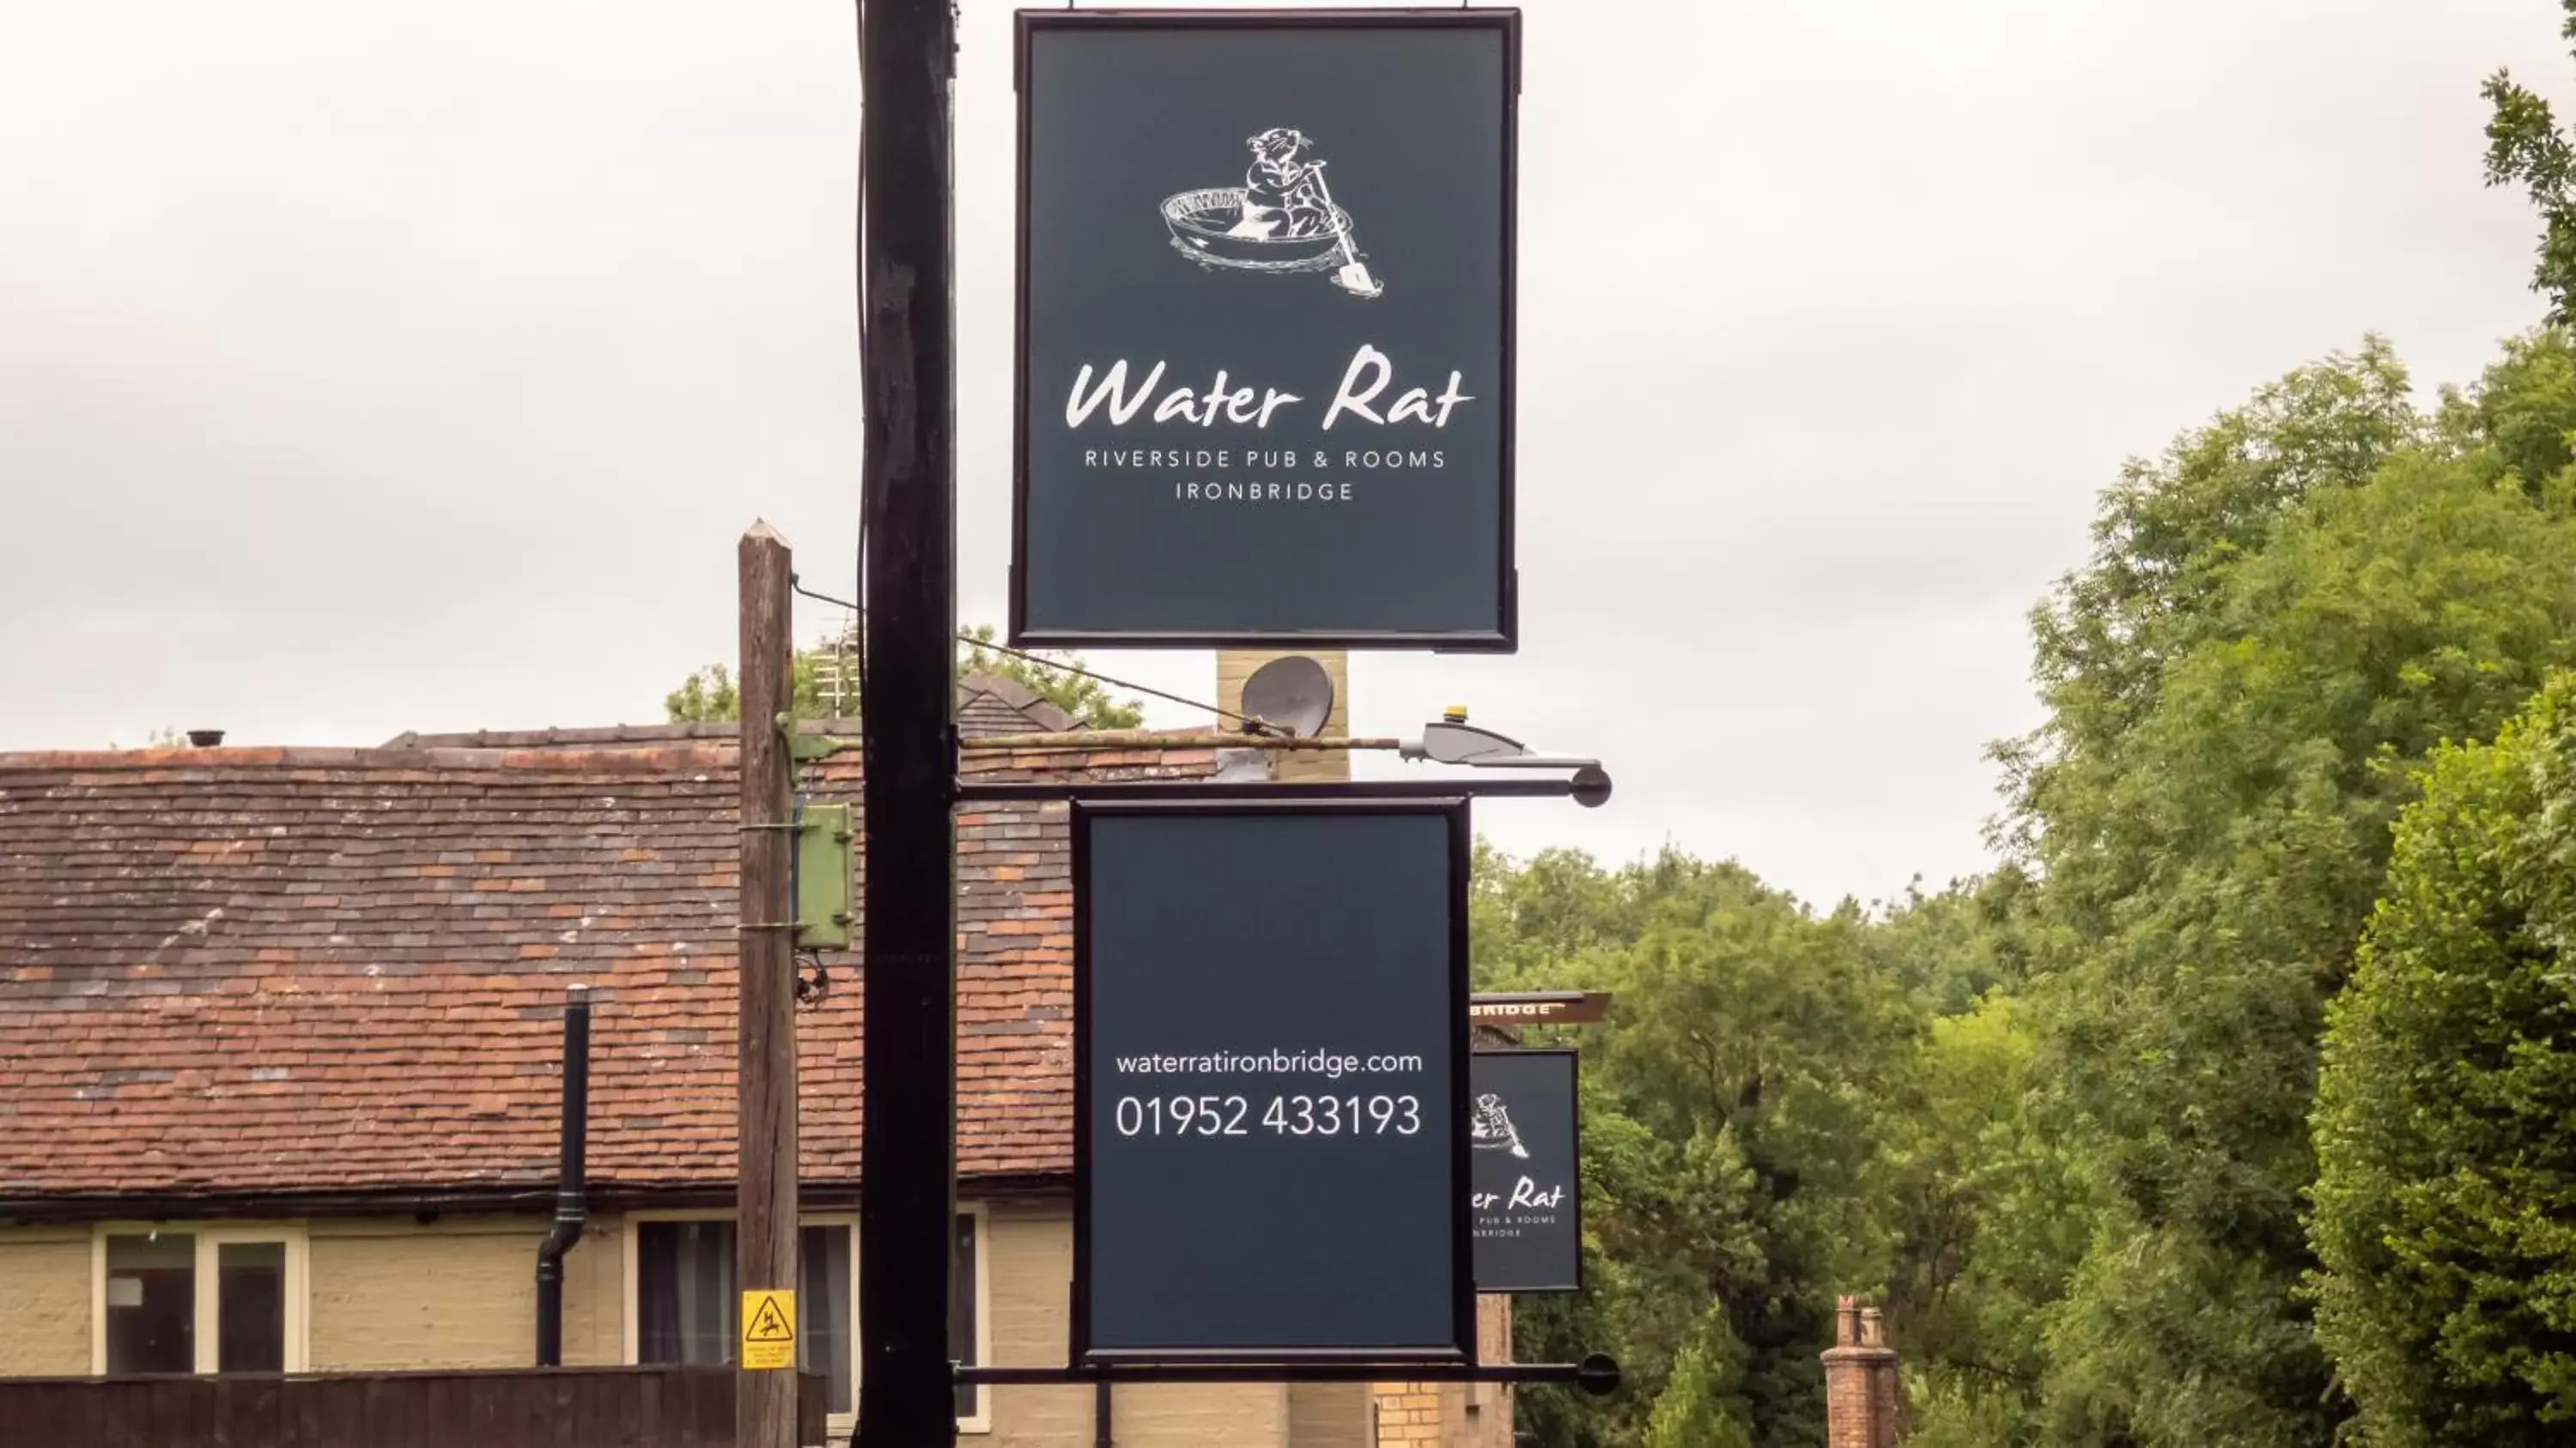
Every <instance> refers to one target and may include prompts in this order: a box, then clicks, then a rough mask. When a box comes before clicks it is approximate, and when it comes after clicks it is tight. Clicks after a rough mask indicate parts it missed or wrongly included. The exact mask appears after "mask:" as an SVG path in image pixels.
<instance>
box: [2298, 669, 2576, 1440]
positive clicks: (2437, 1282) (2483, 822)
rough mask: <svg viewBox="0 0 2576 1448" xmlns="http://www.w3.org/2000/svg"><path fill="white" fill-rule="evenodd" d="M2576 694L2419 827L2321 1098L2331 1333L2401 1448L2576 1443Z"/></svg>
mask: <svg viewBox="0 0 2576 1448" xmlns="http://www.w3.org/2000/svg"><path fill="white" fill-rule="evenodd" d="M2571 861H2576V678H2570V677H2567V676H2563V675H2562V676H2560V677H2559V678H2557V679H2556V680H2554V681H2553V682H2552V683H2551V684H2550V685H2549V687H2548V688H2547V689H2546V690H2545V691H2544V692H2543V693H2542V694H2541V696H2540V697H2539V698H2538V699H2537V701H2536V702H2535V703H2534V704H2533V706H2532V708H2531V709H2530V711H2529V712H2528V713H2527V714H2525V715H2524V716H2523V717H2522V718H2520V719H2518V720H2516V721H2515V722H2513V723H2512V724H2510V725H2508V726H2507V727H2506V728H2505V729H2504V731H2503V732H2502V734H2501V735H2499V736H2498V738H2497V739H2496V741H2495V743H2494V744H2493V745H2491V746H2475V745H2471V746H2461V747H2453V748H2449V749H2446V750H2444V751H2442V752H2441V754H2440V755H2439V758H2438V762H2437V763H2436V764H2435V766H2434V767H2433V770H2432V772H2431V776H2430V779H2429V782H2428V784H2427V786H2426V789H2425V794H2424V798H2423V799H2422V800H2421V801H2419V802H2418V803H2416V804H2415V805H2413V806H2411V807H2410V808H2409V809H2408V810H2407V811H2406V813H2405V815H2404V817H2403V819H2402V821H2401V823H2400V825H2399V827H2398V831H2397V844H2396V856H2395V860H2394V862H2393V863H2392V865H2391V867H2390V870H2389V875H2388V881H2387V890H2386V894H2385V895H2384V896H2383V897H2382V898H2381V900H2380V902H2379V905H2378V908H2377V910H2376V912H2375V913H2374V915H2373V917H2372V920H2371V923H2370V927H2369V932H2368V935H2367V938H2366V940H2365V942H2364V945H2363V949H2362V952H2361V963H2360V968H2359V971H2358V973H2357V974H2356V976H2355V977H2354V980H2353V984H2352V987H2351V988H2350V989H2349V990H2348V991H2346V992H2345V993H2344V995H2343V997H2342V998H2341V999H2340V1000H2338V1001H2337V1002H2336V1003H2335V1007H2334V1010H2333V1012H2332V1017H2331V1025H2330V1027H2329V1029H2328V1031H2327V1036H2326V1043H2325V1065H2324V1069H2323V1074H2322V1076H2321V1079H2320V1081H2319V1083H2318V1091H2317V1107H2316V1141H2317V1153H2318V1159H2319V1179H2318V1182H2317V1189H2316V1210H2315V1218H2314V1222H2313V1227H2312V1231H2313V1234H2314V1239H2315V1242H2316V1249H2317V1256H2318V1259H2319V1260H2320V1262H2321V1263H2322V1264H2323V1271H2322V1273H2321V1275H2320V1277H2319V1280H2318V1287H2317V1298H2318V1321H2317V1331H2318V1336H2319V1337H2320V1338H2321V1339H2322V1340H2323V1341H2324V1343H2325V1345H2326V1347H2327V1348H2328V1349H2329V1350H2330V1351H2331V1352H2332V1353H2333V1354H2334V1357H2335V1360H2336V1362H2337V1363H2338V1365H2339V1366H2340V1368H2341V1370H2342V1375H2343V1381H2344V1384H2345V1386H2346V1387H2347V1388H2348V1390H2349V1391H2350V1392H2351V1394H2352V1396H2353V1398H2354V1400H2355V1401H2356V1402H2357V1403H2358V1404H2359V1406H2360V1423H2361V1426H2362V1429H2363V1434H2364V1437H2365V1438H2366V1440H2367V1441H2368V1442H2370V1443H2372V1444H2374V1445H2382V1448H2432V1445H2444V1448H2449V1445H2458V1448H2517V1445H2532V1448H2538V1445H2541V1444H2544V1443H2565V1442H2568V1441H2570V1438H2571V1436H2576V973H2571V971H2570V968H2569V960H2570V957H2569V955H2568V953H2567V952H2568V948H2569V945H2570V943H2571V942H2576V872H2571V871H2570V869H2569V865H2570V862H2571Z"/></svg>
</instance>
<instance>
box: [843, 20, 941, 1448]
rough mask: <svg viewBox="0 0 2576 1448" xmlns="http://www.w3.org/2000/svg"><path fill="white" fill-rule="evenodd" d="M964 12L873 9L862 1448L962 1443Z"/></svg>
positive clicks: (865, 41) (868, 33)
mask: <svg viewBox="0 0 2576 1448" xmlns="http://www.w3.org/2000/svg"><path fill="white" fill-rule="evenodd" d="M955 59H956V17H955V16H954V14H952V12H951V11H950V9H949V0H864V3H863V4H862V5H861V6H860V9H859V75H860V85H861V102H862V104H863V105H865V107H866V118H865V120H866V124H865V139H864V141H863V142H862V145H861V150H862V155H861V158H860V176H861V178H862V179H861V185H862V191H863V194H862V196H861V220H860V263H859V264H860V281H861V291H860V296H861V298H862V312H863V315H862V317H861V319H860V326H861V343H860V379H861V386H862V391H863V393H864V394H865V397H864V401H865V432H864V437H865V446H866V460H865V476H866V484H865V496H864V499H863V501H862V504H861V507H862V509H863V516H864V518H865V522H866V528H867V540H866V545H865V554H864V558H863V566H864V570H865V574H866V577H865V579H864V580H863V589H864V591H863V593H862V595H861V598H862V601H863V602H864V603H865V605H866V618H867V635H866V654H865V656H864V661H863V663H862V666H861V670H862V671H861V675H860V684H859V712H860V716H861V720H862V724H861V733H862V735H863V739H864V743H863V746H862V754H861V758H862V760H863V761H864V766H865V771H866V773H865V778H864V780H863V782H862V791H863V795H862V797H863V799H864V800H865V803H866V811H867V813H866V823H865V836H864V838H865V841H866V845H865V849H866V854H865V874H864V890H865V893H864V896H863V900H864V905H863V915H862V931H863V934H862V946H863V951H864V953H863V955H862V956H861V959H862V960H864V961H865V962H866V964H865V967H864V973H863V981H864V986H863V996H864V1001H865V1006H866V1021H865V1024H864V1026H863V1027H862V1030H863V1046H864V1051H865V1055H864V1057H863V1066H862V1068H861V1069H862V1078H861V1079H862V1083H863V1089H864V1092H865V1100H866V1116H865V1119H864V1121H863V1123H862V1126H861V1132H862V1135H861V1138H860V1152H861V1162H860V1182H859V1343H860V1363H861V1368H860V1372H861V1377H860V1382H861V1383H862V1384H863V1387H862V1390H861V1392H860V1394H859V1434H858V1443H859V1448H931V1445H948V1444H952V1443H954V1442H955V1441H956V1433H957V1419H956V1395H955V1386H954V1368H953V1367H952V1366H951V1363H950V1360H949V1351H948V1297H949V1252H950V1250H951V1247H952V1243H953V1237H954V1227H953V1223H954V1219H955V1211H956V1204H955V1192H956V1149H955V1148H956V1142H955V1135H954V1125H953V1123H954V1120H955V1103H956V1059H955V1057H956V1040H957V1025H956V1018H957V971H956V960H955V955H954V950H955V945H956V926H955V906H954V899H955V895H954V888H955V864H956V858H955V840H954V836H953V833H952V820H951V817H950V806H951V804H952V802H953V800H954V798H955V782H956V746H955V738H956V735H955V717H954V716H955V698H954V694H953V689H954V685H953V683H952V682H951V678H950V667H951V659H952V656H953V652H954V646H953V645H952V644H951V642H950V640H951V638H952V637H953V636H954V635H955V633H956V631H957V630H956V613H957V594H956V556H957V547H956V542H957V538H956V460H955V454H954V451H953V449H952V446H951V443H952V439H953V436H954V432H955V398H954V388H953V380H954V369H955V362H956V357H955V340H954V327H955V298H954V293H953V290H952V288H953V277H952V275H951V268H950V258H951V252H952V242H951V211H952V206H953V196H954V178H953V175H952V173H951V171H950V161H949V153H950V142H951V136H952V134H953V119H952V115H951V111H950V100H949V90H950V81H951V78H952V76H953V75H954V73H955Z"/></svg>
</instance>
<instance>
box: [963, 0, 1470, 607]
mask: <svg viewBox="0 0 2576 1448" xmlns="http://www.w3.org/2000/svg"><path fill="white" fill-rule="evenodd" d="M1332 29H1340V30H1435V29H1436V30H1491V31H1499V32H1500V33H1501V36H1502V44H1503V86H1502V92H1503V95H1502V107H1503V113H1502V151H1503V154H1502V187H1503V196H1502V236H1501V248H1502V255H1501V261H1502V297H1501V306H1500V311H1499V314H1498V320H1499V322H1500V326H1501V339H1500V340H1501V349H1500V364H1501V365H1500V368H1499V377H1498V379H1497V381H1498V390H1499V397H1498V399H1497V404H1496V406H1497V411H1498V412H1499V413H1500V420H1499V425H1500V447H1499V449H1498V453H1497V466H1496V473H1497V477H1496V482H1497V491H1498V495H1499V496H1498V498H1497V502H1496V507H1497V510H1498V511H1497V514H1496V525H1497V526H1496V530H1495V545H1496V554H1497V556H1496V558H1495V571H1494V579H1495V590H1496V598H1495V602H1494V619H1495V627H1494V628H1493V629H1492V630H1490V631H1483V630H1474V631H1470V630H1458V631H1431V632H1421V631H1405V630H1391V631H1369V630H1348V629H1342V630H1336V629H1319V630H1314V631H1310V632H1304V631H1297V630H1276V629H1272V630H1260V629H1247V630H1240V631H1226V630H1207V629H1186V628H1185V629H1174V630H1168V631H1160V630H1122V629H1096V628H1038V627H1032V626H1031V625H1030V622H1029V608H1028V604H1029V597H1028V577H1029V522H1028V519H1029V448H1030V443H1031V439H1030V435H1029V405H1030V398H1029V374H1028V355H1029V189H1030V188H1029V162H1030V154H1031V142H1032V139H1033V133H1034V116H1033V114H1032V107H1031V105H1030V101H1029V78H1030V73H1031V50H1032V47H1033V45H1034V43H1035V39H1036V37H1037V35H1039V34H1040V33H1042V32H1045V31H1083V30H1088V31H1096V32H1097V31H1107V32H1115V31H1121V30H1124V31H1155V30H1185V31H1189V30H1195V31H1212V30H1213V31H1225V30H1236V31H1243V30H1332ZM1011 91H1012V95H1013V97H1014V101H1015V106H1016V109H1017V111H1018V115H1017V118H1016V121H1015V123H1014V128H1015V131H1016V134H1017V138H1018V140H1017V145H1018V153H1017V159H1016V162H1015V170H1014V175H1013V179H1012V197H1013V213H1014V214H1013V216H1012V234H1013V242H1012V264H1011V269H1012V282H1011V285H1012V292H1011V297H1012V305H1011V313H1012V315H1011V562H1010V586H1009V605H1008V610H1007V624H1006V628H1005V634H1006V639H1007V641H1008V642H1009V643H1010V644H1011V645H1013V646H1014V647H1017V648H1079V649H1233V648H1290V649H1379V650H1397V649H1416V650H1421V649H1427V650H1431V651H1433V652H1438V653H1488V654H1510V653H1516V652H1518V651H1519V648H1520V575H1519V569H1518V564H1517V560H1518V556H1519V554H1518V546H1517V525H1516V513H1517V505H1516V495H1517V492H1518V482H1517V474H1518V471H1519V439H1518V427H1517V419H1518V413H1519V396H1520V381H1519V352H1520V341H1519V338H1520V319H1519V307H1520V304H1519V299H1520V97H1521V12H1520V11H1519V9H1518V8H1516V7H1493V8H1479V9H1469V8H1464V7H1456V8H1449V9H1433V8H1430V7H1427V6H1413V7H1406V8H1402V9H1396V8H1388V9H1379V10H1363V9H1346V8H1336V9H1313V10H1277V9H1252V8H1223V9H1218V8H1210V9H1204V10H1201V9H1188V10H1183V9H1117V10H1080V9H1062V10H1052V9H1050V10H1038V9H1021V10H1018V11H1015V12H1014V17H1013V37H1012V57H1011Z"/></svg>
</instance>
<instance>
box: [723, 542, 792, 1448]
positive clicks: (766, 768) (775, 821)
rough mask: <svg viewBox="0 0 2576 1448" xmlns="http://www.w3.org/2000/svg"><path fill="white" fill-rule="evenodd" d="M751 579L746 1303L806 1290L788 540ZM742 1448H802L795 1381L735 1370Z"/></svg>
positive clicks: (749, 552) (745, 864) (743, 1105)
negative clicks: (799, 1186)
mask: <svg viewBox="0 0 2576 1448" xmlns="http://www.w3.org/2000/svg"><path fill="white" fill-rule="evenodd" d="M735 556H736V560H737V563H738V564H739V567H740V569H741V575H742V659H741V674H740V687H741V691H742V694H741V697H742V818H741V825H742V829H741V835H742V903H741V907H740V910H741V929H740V930H739V931H738V932H737V939H736V941H735V945H734V954H735V959H736V960H737V962H738V963H739V965H740V974H741V988H740V995H739V997H738V1000H739V1011H740V1014H739V1018H738V1023H739V1030H740V1054H739V1058H738V1064H739V1067H740V1073H741V1074H740V1076H739V1078H738V1079H737V1082H736V1085H735V1088H734V1119H735V1124H736V1126H737V1128H738V1132H739V1135H738V1138H737V1139H738V1140H739V1141H740V1142H741V1145H742V1152H741V1177H740V1180H739V1181H738V1182H737V1184H736V1186H735V1188H734V1214H735V1215H734V1223H735V1225H734V1277H735V1280H736V1281H737V1282H738V1283H739V1284H740V1285H741V1287H742V1290H743V1291H745V1292H753V1291H758V1290H761V1289H765V1288H783V1289H786V1290H788V1291H794V1290H795V1287H796V1226H797V1222H796V956H795V947H796V928H795V919H796V901H795V899H794V898H793V891H792V889H791V888H790V884H789V881H790V874H789V861H790V859H791V852H792V851H793V850H794V849H795V847H796V842H795V838H794V836H793V835H792V834H791V833H790V831H789V828H788V827H789V825H790V824H791V823H793V821H792V818H791V816H790V810H791V808H792V807H793V800H792V792H793V789H794V786H795V762H794V761H793V760H792V759H790V758H789V756H788V752H787V732H786V731H785V730H784V729H782V728H780V727H779V723H778V719H779V716H780V715H781V714H784V713H785V712H787V708H788V705H789V703H790V702H791V700H792V699H793V697H794V686H793V682H792V680H793V678H794V660H793V658H792V653H793V649H794V636H793V622H792V618H793V615H792V612H791V610H792V608H793V602H792V600H791V599H790V597H789V594H788V590H789V588H790V586H791V584H792V582H793V575H792V573H791V562H792V560H791V557H790V555H789V553H788V550H787V540H786V539H784V538H781V537H780V536H778V532H777V530H776V529H774V528H772V527H770V526H769V525H768V524H767V523H754V524H752V525H751V531H749V532H747V533H745V534H743V535H742V544H741V546H740V548H738V549H737V550H736V555H735ZM733 1425H734V1426H733V1435H734V1444H735V1448H797V1445H796V1373H795V1372H794V1371H792V1370H789V1371H779V1370H774V1369H773V1370H765V1371H764V1370H754V1369H750V1368H744V1367H740V1366H737V1367H736V1368H735V1371H734V1409H733Z"/></svg>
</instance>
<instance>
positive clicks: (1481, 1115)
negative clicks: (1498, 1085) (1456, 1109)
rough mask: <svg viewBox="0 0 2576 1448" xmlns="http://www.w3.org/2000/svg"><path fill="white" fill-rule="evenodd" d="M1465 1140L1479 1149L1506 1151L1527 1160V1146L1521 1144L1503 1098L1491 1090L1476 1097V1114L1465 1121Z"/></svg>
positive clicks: (1519, 1136) (1518, 1133)
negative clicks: (1504, 1105) (1505, 1108)
mask: <svg viewBox="0 0 2576 1448" xmlns="http://www.w3.org/2000/svg"><path fill="white" fill-rule="evenodd" d="M1467 1141H1468V1144H1470V1145H1472V1146H1474V1147H1475V1148H1476V1149H1477V1150H1479V1151H1508V1152H1510V1153H1511V1154H1512V1155H1514V1156H1516V1157H1519V1158H1520V1159H1521V1160H1523V1161H1527V1160H1529V1148H1528V1147H1526V1146H1523V1145H1521V1134H1520V1131H1519V1129H1518V1128H1516V1127H1514V1126H1513V1125H1512V1114H1511V1113H1510V1112H1509V1111H1506V1110H1504V1109H1503V1098H1501V1097H1500V1096H1497V1095H1495V1094H1494V1093H1493V1092H1491V1091H1488V1092H1486V1093H1485V1094H1483V1095H1481V1096H1479V1097H1477V1098H1476V1114H1475V1116H1474V1117H1473V1118H1471V1119H1470V1120H1469V1122H1468V1123H1467Z"/></svg>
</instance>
